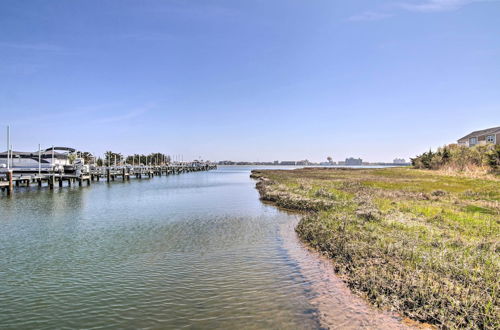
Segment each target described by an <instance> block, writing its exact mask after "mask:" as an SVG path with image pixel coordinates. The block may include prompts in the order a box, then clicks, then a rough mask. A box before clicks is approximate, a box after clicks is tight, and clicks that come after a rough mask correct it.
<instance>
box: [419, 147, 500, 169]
mask: <svg viewBox="0 0 500 330" xmlns="http://www.w3.org/2000/svg"><path fill="white" fill-rule="evenodd" d="M411 161H412V165H413V166H414V167H415V168H419V169H431V170H451V171H466V170H491V171H498V170H499V169H500V146H498V145H492V144H488V145H477V146H474V147H470V148H469V147H466V146H461V145H457V144H450V145H447V146H444V147H441V148H439V149H438V150H437V151H436V152H432V150H429V151H428V152H425V153H423V154H422V155H419V156H417V157H415V158H412V159H411Z"/></svg>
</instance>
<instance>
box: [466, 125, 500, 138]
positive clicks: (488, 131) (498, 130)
mask: <svg viewBox="0 0 500 330" xmlns="http://www.w3.org/2000/svg"><path fill="white" fill-rule="evenodd" d="M495 133H500V126H498V127H493V128H487V129H483V130H480V131H474V132H472V133H470V134H468V135H466V136H464V137H463V138H461V139H458V141H461V140H467V139H469V138H471V137H475V136H480V135H488V134H495Z"/></svg>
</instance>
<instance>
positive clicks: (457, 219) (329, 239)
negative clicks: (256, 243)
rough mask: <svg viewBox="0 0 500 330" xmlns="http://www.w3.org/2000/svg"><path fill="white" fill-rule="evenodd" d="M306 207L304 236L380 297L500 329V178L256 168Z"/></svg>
mask: <svg viewBox="0 0 500 330" xmlns="http://www.w3.org/2000/svg"><path fill="white" fill-rule="evenodd" d="M252 176H253V177H254V178H257V179H259V182H258V184H257V187H258V189H259V191H260V194H261V197H262V199H263V200H267V201H271V202H274V203H275V204H277V205H279V206H281V207H285V208H288V209H295V210H300V211H308V213H307V215H306V216H304V217H303V219H302V220H301V221H300V223H299V225H298V226H297V228H296V231H297V233H298V234H299V236H300V238H301V239H302V240H304V241H306V242H307V243H309V244H310V245H311V246H313V247H314V248H316V249H317V250H319V251H321V252H322V253H323V254H325V255H327V256H329V257H330V258H331V259H332V262H333V266H334V268H335V270H336V272H337V273H338V274H340V275H341V276H342V277H343V278H344V279H345V281H346V283H347V284H348V285H349V287H350V288H351V289H352V290H354V291H356V292H358V293H360V294H362V295H364V296H365V297H366V298H367V299H368V300H369V301H370V302H372V303H373V304H374V305H376V306H379V307H383V308H388V309H391V310H394V311H397V312H399V313H401V314H403V315H405V316H408V317H410V318H412V319H414V320H418V321H421V322H426V323H430V324H434V325H437V326H439V327H443V328H482V329H485V328H490V329H494V328H496V329H498V328H500V316H499V315H500V307H499V301H500V300H499V294H500V284H499V283H500V282H499V278H498V277H499V275H500V181H498V180H497V179H495V178H487V177H486V178H470V177H459V176H447V175H443V174H440V173H436V172H432V171H423V170H413V169H403V168H393V169H364V170H348V169H300V170H293V171H275V170H267V171H254V172H253V173H252Z"/></svg>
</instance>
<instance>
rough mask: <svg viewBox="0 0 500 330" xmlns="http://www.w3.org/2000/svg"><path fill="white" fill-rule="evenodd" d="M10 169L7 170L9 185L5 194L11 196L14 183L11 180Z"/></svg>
mask: <svg viewBox="0 0 500 330" xmlns="http://www.w3.org/2000/svg"><path fill="white" fill-rule="evenodd" d="M12 174H13V173H12V171H7V180H9V186H8V187H7V195H8V196H11V195H12V194H13V193H14V184H13V181H12Z"/></svg>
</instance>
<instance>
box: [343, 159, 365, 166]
mask: <svg viewBox="0 0 500 330" xmlns="http://www.w3.org/2000/svg"><path fill="white" fill-rule="evenodd" d="M345 164H346V165H349V166H360V165H363V160H362V159H361V158H353V157H350V158H346V160H345Z"/></svg>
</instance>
